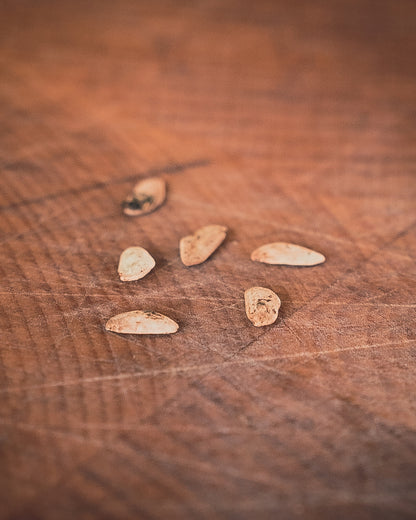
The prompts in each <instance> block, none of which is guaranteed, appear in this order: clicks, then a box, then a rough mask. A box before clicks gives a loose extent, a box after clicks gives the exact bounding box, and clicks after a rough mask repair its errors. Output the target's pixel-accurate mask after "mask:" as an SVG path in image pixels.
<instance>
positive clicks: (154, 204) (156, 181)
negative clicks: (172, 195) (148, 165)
mask: <svg viewBox="0 0 416 520" xmlns="http://www.w3.org/2000/svg"><path fill="white" fill-rule="evenodd" d="M165 198H166V182H165V181H164V180H163V179H161V178H160V177H149V178H148V179H143V180H141V181H139V182H138V183H137V184H136V186H135V187H134V188H133V191H132V193H131V194H130V195H129V196H128V197H127V198H126V200H125V201H124V202H123V211H124V213H125V214H126V215H129V216H132V217H135V216H138V215H146V214H147V213H150V212H151V211H154V210H155V209H157V208H158V207H159V206H161V205H162V204H163V202H164V201H165Z"/></svg>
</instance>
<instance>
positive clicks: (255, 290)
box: [244, 287, 281, 327]
mask: <svg viewBox="0 0 416 520" xmlns="http://www.w3.org/2000/svg"><path fill="white" fill-rule="evenodd" d="M244 300H245V306H246V314H247V318H248V319H249V320H250V321H251V323H252V324H253V325H254V326H255V327H263V326H264V325H271V324H272V323H274V322H275V321H276V318H277V315H278V314H279V309H280V304H281V302H280V298H279V297H278V296H277V294H276V293H274V292H273V291H272V290H271V289H267V288H266V287H251V288H250V289H247V291H245V293H244Z"/></svg>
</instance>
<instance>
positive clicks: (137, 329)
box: [105, 177, 325, 334]
mask: <svg viewBox="0 0 416 520" xmlns="http://www.w3.org/2000/svg"><path fill="white" fill-rule="evenodd" d="M165 199H166V183H165V181H164V180H163V179H161V178H158V177H152V178H149V179H143V180H142V181H140V182H138V183H137V184H136V185H135V186H134V188H133V190H132V192H131V194H130V195H129V196H128V197H127V198H126V200H125V201H124V203H123V211H124V213H125V214H126V215H129V216H139V215H145V214H147V213H150V212H152V211H154V210H156V209H157V208H158V207H160V206H161V205H162V204H163V202H164V201H165ZM226 235H227V228H226V227H225V226H220V225H216V224H211V225H208V226H204V227H202V228H200V229H198V230H196V231H195V233H193V234H192V235H188V236H186V237H183V238H181V240H180V242H179V253H180V257H181V260H182V263H183V264H184V265H186V266H188V267H189V266H193V265H198V264H202V263H203V262H205V260H207V259H208V258H209V257H210V256H211V255H212V254H213V253H214V252H215V251H216V250H217V249H218V248H219V246H220V245H221V244H222V243H223V242H224V240H225V237H226ZM250 258H251V260H253V261H255V262H262V263H265V264H272V265H292V266H303V267H306V266H314V265H318V264H322V263H323V262H325V257H324V255H322V254H321V253H318V252H316V251H312V250H311V249H308V248H306V247H303V246H299V245H296V244H288V243H286V242H273V243H271V244H265V245H263V246H261V247H259V248H257V249H256V250H255V251H253V252H252V253H251V257H250ZM155 265H156V262H155V260H154V258H153V257H152V256H151V255H150V253H149V252H148V251H146V249H143V248H142V247H139V246H133V247H128V248H127V249H125V250H124V251H123V252H122V253H121V255H120V261H119V264H118V274H119V276H120V280H121V281H123V282H131V281H134V280H139V279H140V278H143V277H144V276H146V275H147V274H148V273H149V272H150V271H151V270H152V269H153V268H154V267H155ZM244 302H245V311H246V315H247V318H248V319H249V320H250V321H251V323H252V324H253V325H254V326H255V327H263V326H265V325H271V324H272V323H274V322H275V321H276V319H277V316H278V314H279V309H280V305H281V302H280V298H279V297H278V296H277V294H276V293H275V292H273V291H272V290H271V289H269V288H266V287H251V288H249V289H247V290H246V291H245V293H244ZM105 328H106V330H109V331H112V332H118V333H121V334H173V333H174V332H176V331H177V330H178V329H179V325H178V324H177V323H176V322H175V321H173V320H172V319H171V318H169V317H168V316H164V315H163V314H160V313H158V312H154V311H143V310H135V311H130V312H123V313H122V314H117V315H116V316H113V317H112V318H110V319H109V320H108V321H107V323H106V325H105Z"/></svg>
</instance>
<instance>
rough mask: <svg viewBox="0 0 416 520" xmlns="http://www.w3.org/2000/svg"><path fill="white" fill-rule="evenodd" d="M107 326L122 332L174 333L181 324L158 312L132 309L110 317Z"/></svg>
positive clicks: (113, 330)
mask: <svg viewBox="0 0 416 520" xmlns="http://www.w3.org/2000/svg"><path fill="white" fill-rule="evenodd" d="M105 328H106V330H110V331H112V332H119V333H120V334H173V333H174V332H176V331H177V330H178V328H179V325H178V324H177V323H176V322H175V321H173V320H172V319H170V318H168V317H167V316H164V315H163V314H159V313H158V312H153V311H130V312H123V313H122V314H117V316H113V317H112V318H110V319H109V320H108V321H107V323H106V324H105Z"/></svg>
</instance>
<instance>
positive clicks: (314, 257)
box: [251, 242, 325, 266]
mask: <svg viewBox="0 0 416 520" xmlns="http://www.w3.org/2000/svg"><path fill="white" fill-rule="evenodd" d="M251 259H252V260H254V261H256V262H263V263H265V264H274V265H297V266H311V265H318V264H322V263H323V262H325V257H324V255H322V254H321V253H318V252H316V251H312V249H308V248H307V247H302V246H298V245H296V244H288V243H286V242H273V243H272V244H266V245H264V246H261V247H259V248H258V249H256V250H255V251H253V252H252V253H251Z"/></svg>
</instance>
